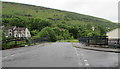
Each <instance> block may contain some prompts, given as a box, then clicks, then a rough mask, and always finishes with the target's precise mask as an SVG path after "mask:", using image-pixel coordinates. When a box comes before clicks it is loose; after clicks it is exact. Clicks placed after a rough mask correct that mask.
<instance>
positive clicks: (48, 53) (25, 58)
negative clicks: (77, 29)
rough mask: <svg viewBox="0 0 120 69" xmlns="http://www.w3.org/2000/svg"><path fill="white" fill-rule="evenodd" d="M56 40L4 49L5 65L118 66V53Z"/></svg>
mask: <svg viewBox="0 0 120 69" xmlns="http://www.w3.org/2000/svg"><path fill="white" fill-rule="evenodd" d="M75 45H79V44H78V43H69V42H55V43H46V44H39V45H35V46H29V47H23V48H15V49H9V50H4V51H2V66H3V67H117V66H118V53H114V52H104V51H94V50H88V49H82V48H76V47H74V46H75Z"/></svg>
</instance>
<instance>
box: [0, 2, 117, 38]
mask: <svg viewBox="0 0 120 69" xmlns="http://www.w3.org/2000/svg"><path fill="white" fill-rule="evenodd" d="M2 12H3V13H2V17H3V24H4V25H5V26H19V27H28V28H29V29H30V31H36V30H37V31H39V32H40V31H41V30H42V29H43V28H44V27H47V26H48V27H59V28H64V29H66V30H68V32H69V33H70V35H71V36H73V37H74V38H77V37H78V36H88V35H91V34H93V33H91V27H92V26H94V27H95V29H96V33H97V34H99V35H100V34H102V35H105V32H107V31H109V30H111V29H114V28H116V27H117V24H116V23H113V22H111V21H109V20H106V19H103V18H98V17H94V16H89V15H84V14H79V13H75V12H69V11H63V10H58V9H52V8H46V7H42V6H34V5H27V4H20V3H12V2H3V6H2ZM31 33H33V32H31ZM94 33H95V31H94ZM32 35H35V33H33V34H32Z"/></svg>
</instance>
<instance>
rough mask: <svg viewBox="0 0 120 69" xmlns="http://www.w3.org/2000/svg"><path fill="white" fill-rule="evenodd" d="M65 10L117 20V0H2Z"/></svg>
mask: <svg viewBox="0 0 120 69" xmlns="http://www.w3.org/2000/svg"><path fill="white" fill-rule="evenodd" d="M2 1H10V2H18V3H25V4H32V5H37V6H44V7H49V8H55V9H61V10H67V11H72V12H77V13H81V14H86V15H91V16H96V17H100V18H105V19H108V20H111V21H113V22H118V1H119V0H2Z"/></svg>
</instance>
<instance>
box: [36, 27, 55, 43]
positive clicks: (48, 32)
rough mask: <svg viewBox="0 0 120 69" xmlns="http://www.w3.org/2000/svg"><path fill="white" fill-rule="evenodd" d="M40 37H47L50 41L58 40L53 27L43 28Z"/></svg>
mask: <svg viewBox="0 0 120 69" xmlns="http://www.w3.org/2000/svg"><path fill="white" fill-rule="evenodd" d="M38 35H39V36H40V37H43V38H47V39H48V40H49V41H52V42H55V41H56V40H57V37H56V33H55V32H54V30H53V29H52V28H51V27H45V28H43V29H42V30H41V31H40V33H39V34H38Z"/></svg>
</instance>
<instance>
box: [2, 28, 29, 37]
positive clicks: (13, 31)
mask: <svg viewBox="0 0 120 69" xmlns="http://www.w3.org/2000/svg"><path fill="white" fill-rule="evenodd" d="M4 31H5V36H6V37H15V38H16V37H19V38H20V37H31V34H30V31H29V30H28V28H21V27H16V26H14V27H5V28H4Z"/></svg>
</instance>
